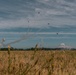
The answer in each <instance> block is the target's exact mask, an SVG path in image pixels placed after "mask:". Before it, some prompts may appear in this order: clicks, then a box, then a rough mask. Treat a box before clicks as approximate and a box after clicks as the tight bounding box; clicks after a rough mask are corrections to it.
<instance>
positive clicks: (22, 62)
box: [0, 50, 76, 75]
mask: <svg viewBox="0 0 76 75" xmlns="http://www.w3.org/2000/svg"><path fill="white" fill-rule="evenodd" d="M0 75H76V51H69V50H67V51H63V50H62V51H11V52H10V53H8V52H7V51H0Z"/></svg>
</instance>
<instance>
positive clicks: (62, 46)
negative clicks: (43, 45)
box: [58, 43, 71, 50]
mask: <svg viewBox="0 0 76 75" xmlns="http://www.w3.org/2000/svg"><path fill="white" fill-rule="evenodd" d="M58 48H59V49H68V50H70V49H71V47H70V46H67V45H65V43H61V44H60V45H59V46H58Z"/></svg>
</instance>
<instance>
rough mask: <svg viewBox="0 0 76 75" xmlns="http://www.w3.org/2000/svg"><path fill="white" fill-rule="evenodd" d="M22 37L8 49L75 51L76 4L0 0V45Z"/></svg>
mask: <svg viewBox="0 0 76 75" xmlns="http://www.w3.org/2000/svg"><path fill="white" fill-rule="evenodd" d="M56 33H59V34H58V35H57V34H56ZM24 37H26V39H25V40H22V41H20V42H18V43H12V44H11V46H13V47H18V48H28V47H34V46H35V44H36V43H39V44H41V46H44V47H57V46H58V45H59V44H60V43H65V44H66V45H69V46H72V47H76V42H75V41H76V0H0V41H1V39H2V38H5V39H6V40H5V42H4V44H8V43H10V42H13V41H15V40H18V39H20V40H21V39H23V38H24Z"/></svg>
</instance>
